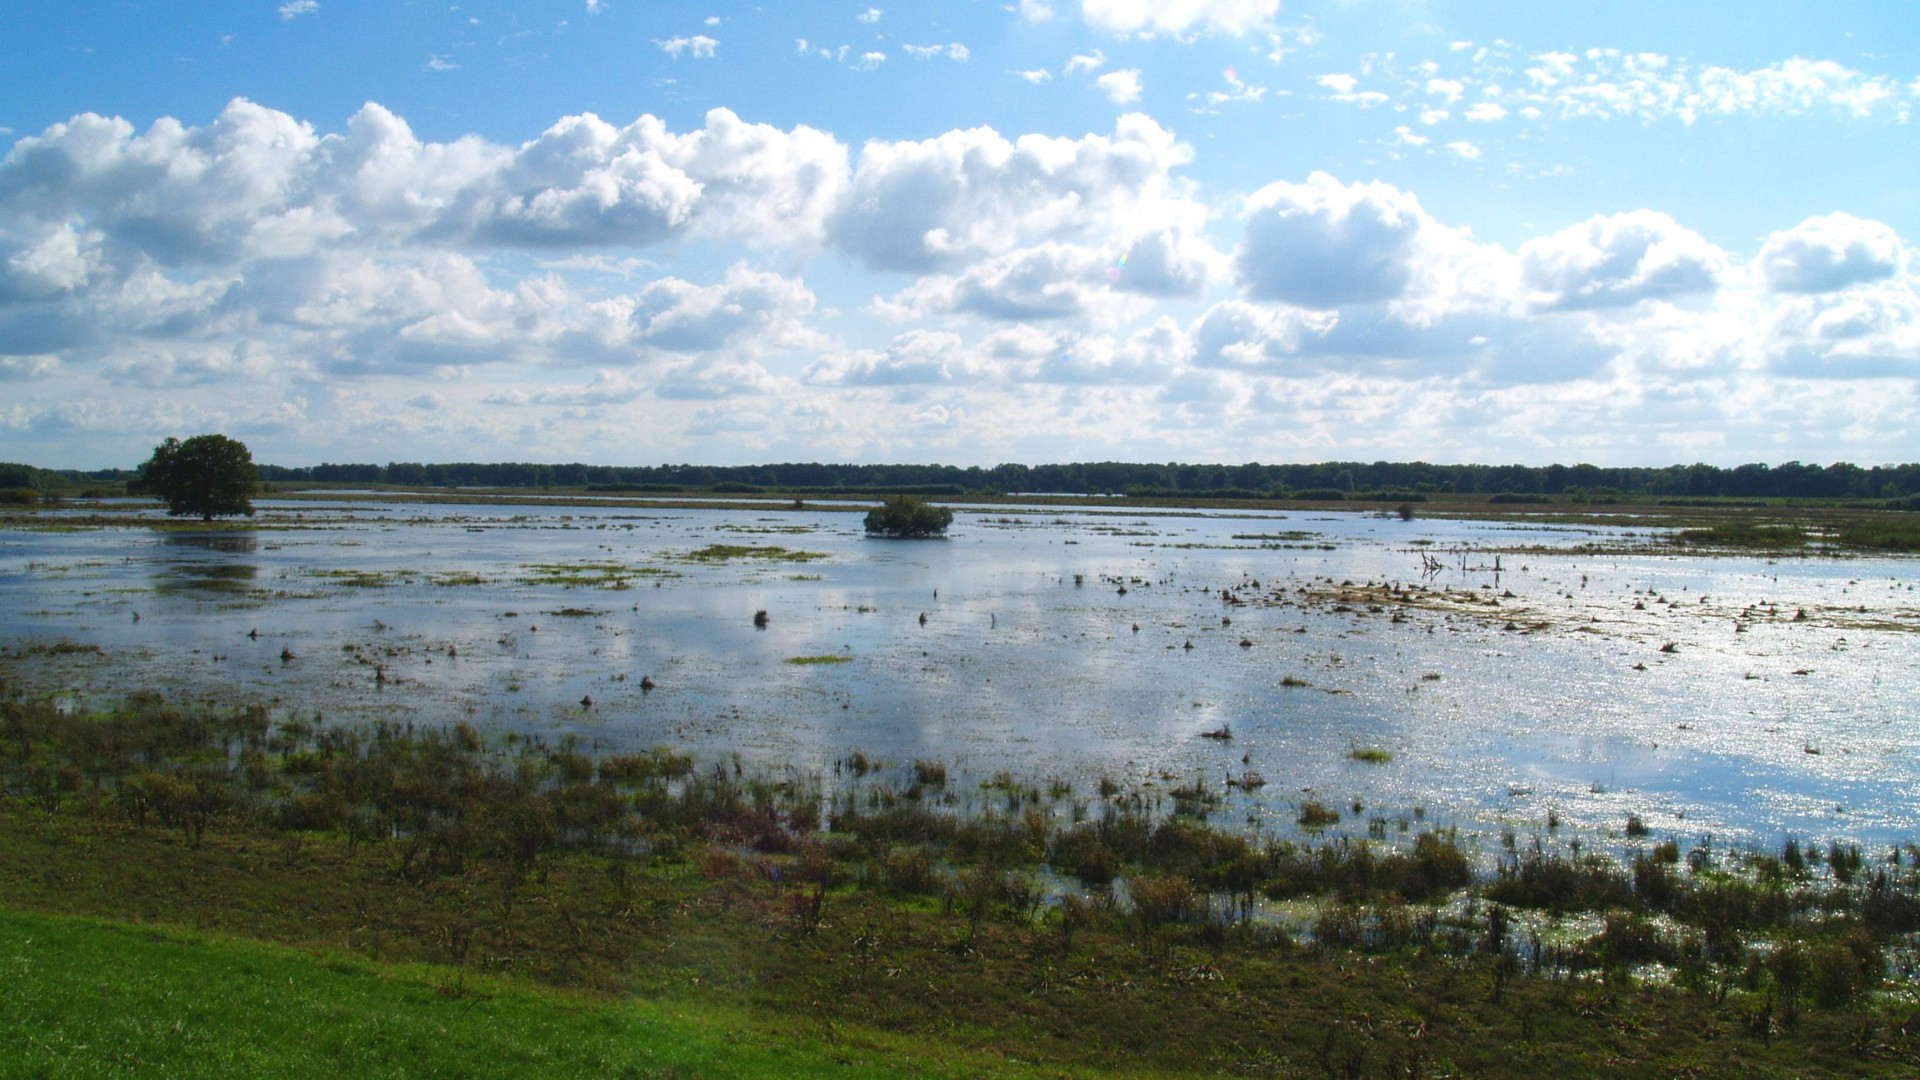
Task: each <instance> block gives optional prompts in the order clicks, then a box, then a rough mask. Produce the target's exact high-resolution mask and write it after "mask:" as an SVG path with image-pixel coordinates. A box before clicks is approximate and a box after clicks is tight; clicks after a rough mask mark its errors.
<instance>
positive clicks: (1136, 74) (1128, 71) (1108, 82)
mask: <svg viewBox="0 0 1920 1080" xmlns="http://www.w3.org/2000/svg"><path fill="white" fill-rule="evenodd" d="M1094 85H1096V86H1098V87H1099V88H1100V92H1101V93H1103V94H1105V95H1107V100H1108V101H1111V102H1113V103H1114V104H1115V105H1127V104H1130V103H1132V102H1135V101H1139V100H1140V91H1141V86H1140V71H1139V69H1137V68H1121V69H1120V70H1119V71H1109V72H1107V73H1106V74H1105V75H1102V76H1100V77H1099V78H1098V79H1095V80H1094Z"/></svg>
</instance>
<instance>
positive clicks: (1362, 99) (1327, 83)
mask: <svg viewBox="0 0 1920 1080" xmlns="http://www.w3.org/2000/svg"><path fill="white" fill-rule="evenodd" d="M1314 82H1315V83H1316V84H1318V85H1319V87H1320V88H1321V89H1322V90H1325V91H1327V92H1328V93H1327V97H1328V98H1329V99H1330V100H1333V101H1339V102H1343V103H1345V104H1348V105H1358V106H1360V107H1361V108H1363V109H1371V108H1374V107H1375V106H1379V105H1385V104H1386V103H1387V102H1388V101H1390V100H1392V99H1391V98H1389V97H1388V96H1387V95H1386V94H1383V93H1381V92H1380V91H1378V90H1361V89H1359V88H1358V87H1359V86H1360V80H1359V79H1358V78H1356V77H1355V76H1353V75H1349V74H1347V73H1345V72H1335V73H1333V74H1331V75H1321V76H1319V77H1318V78H1316V79H1315V80H1314Z"/></svg>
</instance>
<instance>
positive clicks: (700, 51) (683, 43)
mask: <svg viewBox="0 0 1920 1080" xmlns="http://www.w3.org/2000/svg"><path fill="white" fill-rule="evenodd" d="M654 44H655V45H658V46H659V47H660V51H661V52H663V53H666V54H667V55H668V56H671V57H673V58H674V59H675V60H678V59H680V54H681V53H683V52H684V53H688V54H690V55H691V56H692V57H693V58H694V59H696V60H701V59H708V60H710V59H712V58H713V56H714V50H716V49H718V48H719V47H720V43H719V42H718V41H715V40H714V39H713V38H710V37H708V36H707V35H705V34H695V35H693V36H692V37H670V38H668V39H666V40H665V41H661V40H658V39H656V40H655V41H654Z"/></svg>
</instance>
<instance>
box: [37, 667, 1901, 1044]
mask: <svg viewBox="0 0 1920 1080" xmlns="http://www.w3.org/2000/svg"><path fill="white" fill-rule="evenodd" d="M833 775H834V779H832V780H829V779H828V778H827V777H825V776H811V775H806V774H800V773H794V772H791V771H782V772H764V773H756V772H750V771H743V770H742V769H740V768H739V766H738V764H737V763H736V764H735V767H734V768H732V769H728V768H726V767H725V766H724V764H723V763H718V762H716V763H713V764H711V765H710V766H706V767H701V766H698V765H696V764H695V763H694V762H693V761H692V760H691V759H689V758H687V757H684V756H682V755H677V754H674V753H671V752H669V751H664V750H663V751H655V752H652V753H647V754H631V755H610V756H602V757H598V758H596V757H592V756H589V755H587V754H585V753H583V752H581V751H580V750H579V749H578V748H577V746H575V745H573V744H571V743H569V742H566V741H563V742H561V743H560V744H557V745H548V744H545V743H542V742H539V741H538V740H528V739H525V738H518V739H513V740H509V741H506V742H490V741H488V740H486V739H483V738H482V737H481V736H480V734H479V733H478V732H477V731H474V730H473V729H471V728H468V727H466V726H464V725H454V726H453V727H450V728H439V729H421V730H414V729H409V728H403V727H398V726H394V725H374V726H372V727H332V726H325V725H323V724H321V723H320V722H318V719H317V718H316V719H315V720H314V721H312V722H308V721H306V720H304V719H301V718H297V717H292V716H288V717H283V718H281V719H280V720H279V721H277V722H276V721H275V719H274V717H273V716H272V715H271V714H270V713H269V712H268V711H267V710H265V709H264V708H259V707H246V708H238V709H233V710H222V709H212V708H192V709H180V708H175V707H172V706H169V705H168V704H167V703H165V702H164V701H162V700H161V699H159V698H158V697H157V696H155V695H136V696H135V697H133V698H130V699H129V700H128V701H127V702H125V703H124V704H123V705H122V706H121V707H119V708H116V709H114V710H111V711H109V712H106V713H102V714H97V715H67V714H63V713H61V712H60V711H59V710H57V709H55V708H53V707H52V706H51V705H50V704H49V703H47V702H44V701H39V700H34V699H26V698H19V697H9V696H7V695H5V694H4V693H0V1076H13V1075H25V1076H40V1075H49V1076H57V1075H104V1074H111V1073H115V1072H119V1071H133V1070H136V1069H137V1070H139V1071H142V1072H151V1073H156V1074H161V1075H192V1076H204V1075H302V1074H305V1073H310V1072H319V1071H321V1070H325V1071H326V1072H327V1074H328V1075H336V1074H345V1075H457V1076H465V1075H506V1074H511V1075H516V1076H517V1075H540V1074H542V1073H543V1072H545V1073H552V1074H564V1075H569V1076H575V1075H637V1076H647V1075H687V1076H708V1075H744V1076H757V1075H817V1074H822V1073H828V1072H833V1073H848V1074H850V1075H862V1073H861V1072H860V1070H862V1069H864V1070H866V1071H867V1074H872V1075H903V1074H918V1075H956V1076H957V1075H969V1076H970V1075H983V1074H991V1075H1014V1076H1020V1075H1048V1076H1074V1075H1086V1074H1089V1073H1092V1072H1095V1071H1098V1072H1100V1073H1102V1074H1115V1073H1120V1074H1127V1073H1132V1074H1143V1075H1168V1076H1184V1075H1201V1074H1206V1075H1258V1076H1279V1077H1296V1076H1298V1077H1319V1076H1327V1077H1350V1078H1358V1077H1392V1078H1400V1077H1408V1078H1412V1077H1440V1076H1476V1077H1502V1076H1514V1077H1521V1076H1524V1077H1528V1078H1533V1077H1537V1076H1540V1075H1543V1074H1545V1075H1555V1076H1567V1077H1572V1076H1644V1077H1660V1078H1669V1077H1675V1076H1710V1075H1728V1074H1731V1073H1735V1072H1738V1073H1742V1074H1745V1075H1746V1076H1747V1077H1749V1078H1759V1077H1783V1078H1784V1077H1820V1076H1831V1077H1868V1076H1888V1077H1895V1076H1898V1077H1911V1076H1913V1075H1915V1074H1916V1073H1915V1070H1916V1069H1917V1068H1920V1002H1916V1000H1915V998H1914V996H1913V992H1912V971H1913V955H1914V954H1913V950H1912V948H1911V944H1912V942H1913V941H1914V940H1915V939H1916V938H1917V937H1920V869H1917V868H1916V867H1915V865H1914V861H1915V859H1916V858H1920V851H1916V850H1914V849H1913V848H1906V849H1902V850H1899V851H1894V852H1889V853H1888V854H1887V855H1886V856H1885V857H1882V858H1876V857H1873V856H1872V855H1871V854H1863V853H1861V852H1859V851H1858V850H1857V849H1852V848H1846V847H1842V846H1841V845H1838V844H1835V845H1832V846H1831V847H1830V848H1828V849H1827V850H1825V851H1822V850H1820V849H1819V848H1817V847H1802V846H1801V845H1800V844H1798V843H1793V842H1789V844H1788V845H1787V847H1786V848H1785V849H1784V850H1783V851H1782V852H1781V854H1780V855H1779V856H1774V855H1771V854H1768V853H1759V852H1755V853H1747V854H1733V853H1723V852H1717V851H1710V850H1707V849H1705V848H1704V847H1703V848H1697V849H1693V850H1689V851H1688V852H1686V853H1685V857H1684V858H1683V857H1682V852H1681V850H1680V847H1679V844H1678V843H1677V842H1675V841H1672V840H1668V841H1662V842H1658V843H1654V842H1652V841H1651V840H1648V841H1647V842H1648V843H1649V844H1650V845H1651V846H1650V848H1648V849H1647V850H1645V851H1644V852H1642V853H1640V854H1636V855H1635V856H1634V857H1633V858H1632V860H1631V863H1630V864H1620V865H1616V864H1614V863H1613V862H1611V861H1610V860H1607V859H1604V858H1600V857H1597V856H1580V857H1578V858H1566V857H1563V856H1559V855H1555V854H1552V853H1551V852H1535V851H1530V850H1517V851H1515V853H1514V854H1513V855H1511V856H1510V857H1508V858H1506V859H1504V860H1503V861H1502V864H1501V866H1500V868H1499V871H1498V873H1497V875H1496V876H1494V877H1492V878H1491V879H1489V878H1486V877H1484V876H1483V877H1481V878H1480V879H1479V880H1474V879H1473V876H1472V875H1471V873H1470V871H1469V865H1468V860H1467V857H1466V855H1465V853H1464V852H1462V851H1461V850H1460V849H1459V848H1458V847H1457V846H1456V844H1455V841H1454V839H1453V837H1451V836H1450V835H1448V834H1444V833H1439V832H1427V833H1422V834H1420V835H1419V836H1412V837H1408V838H1406V839H1405V840H1404V841H1401V842H1397V843H1396V842H1391V841H1387V840H1384V839H1383V840H1382V841H1381V842H1380V843H1379V844H1378V845H1375V844H1374V843H1371V842H1369V841H1360V840H1354V841H1351V842H1347V841H1343V840H1331V841H1328V842H1326V843H1323V844H1312V845H1301V844H1296V843H1292V842H1267V843H1257V842H1255V841H1254V840H1252V839H1250V838H1249V837H1247V836H1245V835H1242V834H1239V833H1237V832H1233V831H1230V830H1226V829H1222V828H1219V827H1216V826H1213V825H1210V824H1208V822H1207V820H1206V814H1207V811H1208V808H1209V806H1210V805H1211V803H1210V801H1209V800H1210V799H1211V798H1215V797H1217V796H1215V795H1214V794H1213V792H1212V790H1211V789H1208V788H1205V787H1204V786H1202V785H1199V784H1195V785H1194V786H1193V788H1192V789H1191V790H1188V789H1184V788H1183V789H1176V790H1174V791H1170V792H1167V793H1166V796H1167V798H1166V799H1161V798H1159V797H1158V796H1156V797H1154V798H1153V799H1147V798H1146V797H1145V796H1144V795H1142V794H1141V793H1138V792H1135V793H1129V792H1127V791H1124V790H1122V789H1120V788H1119V787H1118V786H1117V785H1111V784H1110V783H1109V782H1108V781H1106V780H1104V778H1103V779H1101V781H1100V782H1099V783H1098V785H1097V786H1096V788H1095V790H1096V791H1097V792H1098V794H1097V797H1096V796H1095V795H1094V794H1093V793H1091V792H1090V793H1087V794H1085V795H1082V796H1079V797H1076V796H1075V795H1074V792H1073V789H1072V785H1071V784H1070V783H1068V782H1066V781H1065V780H1062V781H1060V782H1059V787H1060V790H1059V792H1058V793H1057V794H1043V793H1042V792H1041V791H1040V790H1039V789H1038V788H1037V787H1035V786H1032V785H1027V784H1022V783H1020V782H1018V781H1017V780H1016V779H1015V778H1013V777H1010V776H1008V777H996V778H994V780H993V781H991V782H990V783H989V784H987V785H983V786H982V787H981V788H980V789H979V790H977V791H968V790H963V789H962V785H961V784H960V783H959V782H958V781H956V780H954V779H953V778H952V777H950V776H949V774H948V772H947V770H946V769H945V768H944V767H943V766H942V765H941V764H940V763H938V762H931V761H916V762H913V763H912V764H911V766H906V765H904V764H896V765H894V766H885V765H883V764H879V763H875V762H873V761H872V760H870V759H868V758H867V757H866V756H865V755H863V754H858V753H856V754H854V755H852V756H851V757H849V758H848V759H846V760H844V761H842V762H841V763H839V765H837V766H836V767H835V770H834V774H833ZM1167 800H1170V801H1171V803H1172V806H1171V808H1169V807H1167V805H1166V802H1167ZM1061 803H1072V804H1074V805H1072V806H1063V805H1059V804H1061ZM1323 809H1324V808H1323ZM1326 812H1327V813H1333V812H1334V811H1331V810H1327V811H1326ZM1633 824H1634V823H1633V822H1632V821H1630V822H1629V833H1630V834H1632V832H1633ZM1383 831H1384V830H1383ZM1641 831H1642V832H1644V831H1645V830H1644V828H1643V829H1642V830H1641ZM1516 846H1517V845H1516ZM1261 902H1274V903H1290V904H1311V905H1313V907H1314V909H1315V910H1316V911H1317V915H1316V916H1315V917H1314V921H1313V925H1312V930H1311V935H1310V936H1302V935H1297V934H1295V933H1291V932H1289V931H1288V930H1287V929H1285V928H1284V927H1282V926H1281V925H1279V924H1278V923H1276V922H1274V921H1272V920H1267V919H1263V918H1260V917H1257V916H1256V915H1254V914H1253V911H1254V909H1255V908H1256V907H1257V906H1258V905H1259V904H1260V903H1261ZM9 913H10V914H9ZM1582 913H1585V914H1582ZM1561 915H1572V916H1575V924H1576V925H1578V924H1579V923H1580V922H1581V921H1582V920H1583V919H1584V920H1591V921H1592V922H1597V923H1598V924H1599V925H1598V927H1593V926H1589V928H1588V929H1585V930H1565V929H1563V930H1558V931H1556V930H1555V929H1554V926H1555V923H1554V919H1555V918H1557V917H1559V916H1561ZM97 920H112V921H111V922H101V921H97ZM129 924H137V925H129ZM1595 929H1597V930H1598V932H1597V933H1596V932H1594V930H1595ZM236 939H246V940H244V941H241V940H236Z"/></svg>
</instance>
